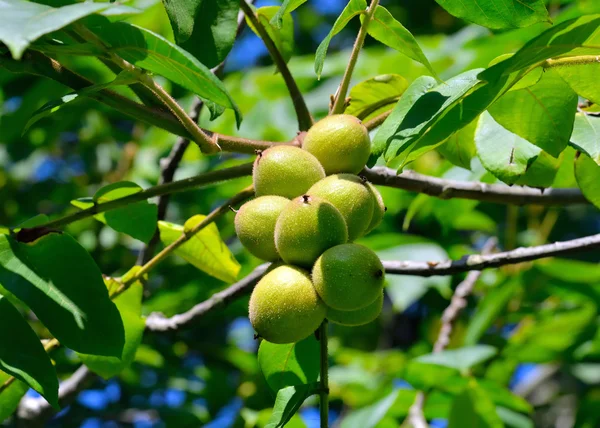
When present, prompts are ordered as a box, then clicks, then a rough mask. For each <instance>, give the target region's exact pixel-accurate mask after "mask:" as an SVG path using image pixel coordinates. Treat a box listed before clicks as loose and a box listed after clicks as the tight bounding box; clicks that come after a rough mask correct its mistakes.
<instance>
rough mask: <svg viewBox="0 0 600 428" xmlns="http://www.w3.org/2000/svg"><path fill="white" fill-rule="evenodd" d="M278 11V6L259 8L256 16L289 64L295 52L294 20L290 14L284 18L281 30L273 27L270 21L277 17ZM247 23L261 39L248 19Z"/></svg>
mask: <svg viewBox="0 0 600 428" xmlns="http://www.w3.org/2000/svg"><path fill="white" fill-rule="evenodd" d="M278 10H279V8H278V7H277V6H263V7H259V8H258V9H256V16H257V17H258V19H259V21H260V22H261V23H262V25H263V27H264V28H265V30H266V31H267V33H268V34H269V37H270V38H271V40H273V42H274V43H275V46H277V50H279V52H280V53H281V56H282V57H283V59H284V60H285V62H288V61H289V60H290V58H291V57H292V53H293V52H294V20H293V18H292V15H290V14H289V13H288V14H286V15H284V16H283V18H282V24H281V26H280V27H279V28H277V27H275V26H273V25H272V24H271V22H270V21H271V20H272V18H274V17H275V14H276V13H277V11H278ZM246 23H247V24H248V27H250V29H251V30H252V31H254V33H255V34H256V35H257V36H259V37H260V34H258V31H257V30H256V28H254V25H253V24H252V22H250V20H249V19H248V18H246Z"/></svg>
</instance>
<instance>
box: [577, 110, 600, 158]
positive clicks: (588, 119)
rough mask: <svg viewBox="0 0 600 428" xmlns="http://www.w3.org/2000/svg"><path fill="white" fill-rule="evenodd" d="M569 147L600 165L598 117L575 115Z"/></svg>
mask: <svg viewBox="0 0 600 428" xmlns="http://www.w3.org/2000/svg"><path fill="white" fill-rule="evenodd" d="M571 145H572V146H573V147H575V148H576V149H577V150H579V151H582V152H583V153H585V154H586V155H588V156H589V157H590V158H592V160H593V161H594V162H596V163H597V164H598V165H600V117H596V116H588V115H587V114H585V113H584V112H580V113H577V114H576V115H575V125H574V126H573V134H572V135H571Z"/></svg>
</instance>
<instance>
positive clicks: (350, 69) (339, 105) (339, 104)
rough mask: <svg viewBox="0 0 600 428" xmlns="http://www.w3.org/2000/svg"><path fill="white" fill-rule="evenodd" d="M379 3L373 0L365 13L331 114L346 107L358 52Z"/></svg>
mask: <svg viewBox="0 0 600 428" xmlns="http://www.w3.org/2000/svg"><path fill="white" fill-rule="evenodd" d="M378 4H379V0H371V4H370V5H369V8H368V9H367V11H366V13H365V18H364V19H363V21H362V24H361V26H360V30H359V31H358V35H357V36H356V40H355V41H354V46H353V47H352V52H351V53H350V59H349V60H348V66H347V67H346V71H345V72H344V76H343V77H342V81H341V83H340V86H339V88H338V90H337V92H336V95H335V99H334V101H333V105H332V106H331V112H330V114H340V113H343V112H344V108H345V106H346V94H347V93H348V88H349V87H350V80H351V79H352V73H354V67H355V66H356V61H358V54H359V53H360V50H361V49H362V47H363V45H364V43H365V38H366V37H367V30H368V27H369V23H370V22H371V19H372V18H373V15H374V14H375V10H376V9H377V5H378Z"/></svg>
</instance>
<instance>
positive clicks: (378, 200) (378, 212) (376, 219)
mask: <svg viewBox="0 0 600 428" xmlns="http://www.w3.org/2000/svg"><path fill="white" fill-rule="evenodd" d="M367 187H368V188H369V190H370V191H371V195H373V199H374V201H375V204H374V206H373V216H372V217H371V223H369V226H368V227H367V230H366V231H365V235H366V234H367V233H369V232H370V231H372V230H373V229H375V228H376V227H377V226H379V224H380V223H381V221H382V220H383V216H384V215H385V212H386V211H387V208H386V207H385V203H384V202H383V197H382V196H381V193H379V190H377V188H376V187H375V186H373V185H372V184H371V183H367Z"/></svg>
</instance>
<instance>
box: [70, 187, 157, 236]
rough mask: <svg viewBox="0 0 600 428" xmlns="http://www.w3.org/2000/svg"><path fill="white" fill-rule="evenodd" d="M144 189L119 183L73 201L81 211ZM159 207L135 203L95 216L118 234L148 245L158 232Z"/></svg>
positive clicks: (145, 203) (146, 202) (146, 203)
mask: <svg viewBox="0 0 600 428" xmlns="http://www.w3.org/2000/svg"><path fill="white" fill-rule="evenodd" d="M141 191H142V188H141V187H140V186H138V185H137V184H135V183H132V182H131V181H119V182H117V183H112V184H109V185H107V186H104V187H102V188H101V189H100V190H98V191H97V192H96V194H95V195H94V197H93V198H92V199H91V200H90V198H81V199H76V200H74V201H71V203H72V204H73V205H75V206H76V207H78V208H81V209H87V208H90V207H92V206H94V205H95V204H103V203H106V202H109V201H113V200H115V199H121V198H124V197H126V196H129V195H133V194H135V193H138V192H141ZM157 215H158V207H157V206H156V204H150V203H148V201H140V202H135V203H133V204H128V205H125V206H123V207H120V208H116V209H114V210H109V211H106V212H103V213H100V214H96V215H95V216H94V218H95V219H97V220H98V221H101V222H102V223H104V224H106V225H108V226H110V227H111V228H113V229H114V230H116V231H117V232H121V233H126V234H127V235H129V236H131V237H133V238H135V239H139V240H140V241H142V242H145V243H148V242H150V239H152V236H153V235H154V232H155V231H156V221H157Z"/></svg>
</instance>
